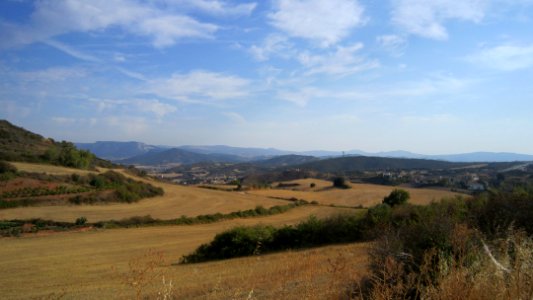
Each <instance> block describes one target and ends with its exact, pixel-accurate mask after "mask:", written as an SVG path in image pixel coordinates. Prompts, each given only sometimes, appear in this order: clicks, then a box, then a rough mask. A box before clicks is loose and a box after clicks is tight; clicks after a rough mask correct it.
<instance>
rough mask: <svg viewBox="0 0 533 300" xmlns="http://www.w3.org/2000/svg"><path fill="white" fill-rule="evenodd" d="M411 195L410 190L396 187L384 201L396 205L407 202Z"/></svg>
mask: <svg viewBox="0 0 533 300" xmlns="http://www.w3.org/2000/svg"><path fill="white" fill-rule="evenodd" d="M410 197H411V196H410V195H409V192H408V191H406V190H402V189H394V190H393V191H392V192H391V193H390V194H389V195H388V196H387V197H385V198H384V199H383V203H385V204H387V205H389V206H391V207H392V206H396V205H399V204H405V203H407V201H408V200H409V198H410Z"/></svg>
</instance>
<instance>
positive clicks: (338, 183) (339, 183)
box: [332, 176, 350, 189]
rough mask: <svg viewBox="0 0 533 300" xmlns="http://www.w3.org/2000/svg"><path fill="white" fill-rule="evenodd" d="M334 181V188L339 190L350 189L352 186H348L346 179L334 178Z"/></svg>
mask: <svg viewBox="0 0 533 300" xmlns="http://www.w3.org/2000/svg"><path fill="white" fill-rule="evenodd" d="M332 181H333V187H335V188H339V189H349V188H350V186H348V185H347V184H346V179H344V177H340V176H339V177H334V178H333V179H332Z"/></svg>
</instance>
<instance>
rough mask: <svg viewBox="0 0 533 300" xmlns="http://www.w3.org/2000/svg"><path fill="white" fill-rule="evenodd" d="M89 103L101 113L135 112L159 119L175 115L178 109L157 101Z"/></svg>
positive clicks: (128, 100)
mask: <svg viewBox="0 0 533 300" xmlns="http://www.w3.org/2000/svg"><path fill="white" fill-rule="evenodd" d="M89 102H91V103H94V104H95V105H96V109H97V110H98V111H99V112H105V111H112V110H116V111H120V112H125V111H128V110H130V111H133V112H135V113H136V114H138V113H142V114H145V113H152V114H154V115H155V116H156V117H158V118H162V117H164V116H165V115H167V114H170V113H173V112H175V111H177V110H178V109H177V108H176V107H175V106H174V105H170V104H167V103H164V102H161V101H159V100H157V99H96V98H92V99H89Z"/></svg>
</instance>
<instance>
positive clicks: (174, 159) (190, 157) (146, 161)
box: [117, 148, 246, 166]
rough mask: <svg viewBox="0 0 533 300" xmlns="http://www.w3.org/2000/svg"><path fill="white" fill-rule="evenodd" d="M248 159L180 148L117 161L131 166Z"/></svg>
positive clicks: (234, 161)
mask: <svg viewBox="0 0 533 300" xmlns="http://www.w3.org/2000/svg"><path fill="white" fill-rule="evenodd" d="M245 160H246V159H245V158H243V157H240V156H236V155H229V154H203V153H195V152H191V151H187V150H183V149H179V148H172V149H169V150H164V151H151V152H148V153H146V154H141V155H138V156H134V157H131V158H128V159H123V160H119V161H117V162H118V163H120V164H131V165H151V166H154V165H169V164H179V165H190V164H195V163H200V162H231V163H238V162H243V161H245Z"/></svg>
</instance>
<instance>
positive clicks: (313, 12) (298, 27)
mask: <svg viewBox="0 0 533 300" xmlns="http://www.w3.org/2000/svg"><path fill="white" fill-rule="evenodd" d="M363 13H364V8H363V6H362V5H360V4H359V2H358V1H356V0H326V1H324V0H308V1H303V0H277V1H276V2H275V11H274V12H272V13H271V14H269V15H268V17H269V19H270V23H271V25H272V26H274V27H276V28H278V29H280V30H282V31H284V32H285V33H287V34H288V35H290V36H293V37H299V38H303V39H309V40H314V41H318V42H319V43H320V44H321V46H324V47H328V46H330V45H334V44H336V43H337V42H339V41H341V40H342V39H344V38H345V37H347V36H348V35H349V34H350V32H351V31H352V29H354V28H355V27H358V26H362V25H364V24H365V22H366V19H365V17H364V14H363Z"/></svg>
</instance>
